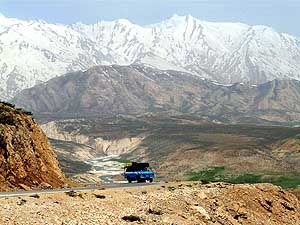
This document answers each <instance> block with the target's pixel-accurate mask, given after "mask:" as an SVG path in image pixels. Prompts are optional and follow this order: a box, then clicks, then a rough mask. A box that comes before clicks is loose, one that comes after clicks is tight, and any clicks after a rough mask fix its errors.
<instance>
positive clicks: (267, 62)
mask: <svg viewBox="0 0 300 225" xmlns="http://www.w3.org/2000/svg"><path fill="white" fill-rule="evenodd" d="M133 63H135V64H136V63H140V64H146V65H148V66H149V65H150V66H152V67H156V68H158V69H163V70H179V71H183V72H189V73H191V74H194V75H197V76H200V77H203V78H206V79H210V80H215V81H216V82H218V83H221V84H232V83H235V82H248V83H251V84H254V85H255V84H259V83H263V82H266V81H268V80H273V79H278V78H279V79H285V78H290V79H300V38H297V37H293V36H291V35H288V34H284V33H278V32H276V31H275V30H274V29H272V28H270V27H266V26H249V25H246V24H242V23H212V22H206V21H202V20H198V19H196V18H194V17H192V16H191V15H188V16H178V15H174V16H172V17H171V18H170V19H167V20H165V21H162V22H160V23H157V24H152V25H148V26H144V27H143V26H139V25H137V24H133V23H131V22H130V21H128V20H126V19H119V20H115V21H109V22H108V21H100V22H98V23H96V24H92V25H87V24H83V23H76V24H73V25H69V26H67V25H62V24H48V23H46V22H45V21H35V20H26V21H24V20H18V19H12V18H6V17H4V16H3V15H2V16H0V78H1V79H0V95H1V98H4V99H8V98H11V97H13V96H14V95H15V94H16V93H18V92H19V91H20V90H22V89H24V88H28V87H32V86H33V85H35V84H37V83H40V82H44V81H47V80H49V79H51V78H53V77H55V76H58V75H61V74H64V73H67V72H72V71H76V70H87V69H88V68H90V67H93V66H95V65H112V64H119V65H130V64H133Z"/></svg>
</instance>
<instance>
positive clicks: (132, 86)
mask: <svg viewBox="0 0 300 225" xmlns="http://www.w3.org/2000/svg"><path fill="white" fill-rule="evenodd" d="M299 87H300V81H297V80H273V81H269V82H267V83H264V84H260V85H249V84H241V83H236V84H233V85H227V86H223V85H220V84H218V83H214V82H211V81H209V80H207V79H203V78H200V77H197V76H194V75H192V74H189V73H184V72H179V71H170V70H169V71H165V70H158V69H155V68H151V67H146V66H142V65H131V66H119V65H113V66H96V67H93V68H91V69H89V70H87V71H86V72H75V73H69V74H66V75H65V76H61V77H57V78H53V79H51V80H50V81H48V82H46V83H44V84H40V85H37V86H35V87H33V88H30V89H26V90H24V91H22V92H21V93H20V94H18V95H17V96H16V97H15V98H14V102H15V103H16V105H18V106H20V107H24V108H25V109H26V110H30V111H33V112H34V113H38V114H49V115H59V114H60V115H70V116H71V115H73V116H74V115H86V116H87V115H88V114H90V115H98V116H109V115H111V116H114V115H119V114H123V115H137V114H143V113H149V112H152V113H167V114H169V115H172V114H174V113H175V114H176V113H177V114H178V113H179V114H191V115H197V116H200V117H201V116H202V117H207V116H209V117H212V118H213V117H215V118H218V120H221V121H223V122H226V121H229V122H238V121H239V120H240V119H241V118H246V117H250V118H256V119H259V120H261V119H263V120H270V121H277V122H286V121H292V120H300V107H299V105H300V102H299V99H300V88H299Z"/></svg>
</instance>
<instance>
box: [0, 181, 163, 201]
mask: <svg viewBox="0 0 300 225" xmlns="http://www.w3.org/2000/svg"><path fill="white" fill-rule="evenodd" d="M155 184H157V183H131V184H128V183H125V184H124V183H121V184H120V183H115V184H105V185H101V186H88V187H75V188H62V189H49V190H31V191H16V192H0V198H3V197H18V196H26V195H34V194H46V193H48V194H49V193H59V192H68V191H90V190H104V189H113V188H130V187H138V186H150V185H155Z"/></svg>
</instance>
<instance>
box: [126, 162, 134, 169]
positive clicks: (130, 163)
mask: <svg viewBox="0 0 300 225" xmlns="http://www.w3.org/2000/svg"><path fill="white" fill-rule="evenodd" d="M131 166H132V162H128V163H125V164H124V168H128V167H131Z"/></svg>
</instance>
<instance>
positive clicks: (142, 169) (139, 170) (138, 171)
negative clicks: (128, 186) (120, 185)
mask: <svg viewBox="0 0 300 225" xmlns="http://www.w3.org/2000/svg"><path fill="white" fill-rule="evenodd" d="M124 177H125V179H127V180H128V183H131V182H132V181H137V182H138V183H143V182H146V181H149V182H153V178H154V172H153V171H151V169H150V166H149V163H137V162H131V163H125V165H124Z"/></svg>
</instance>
